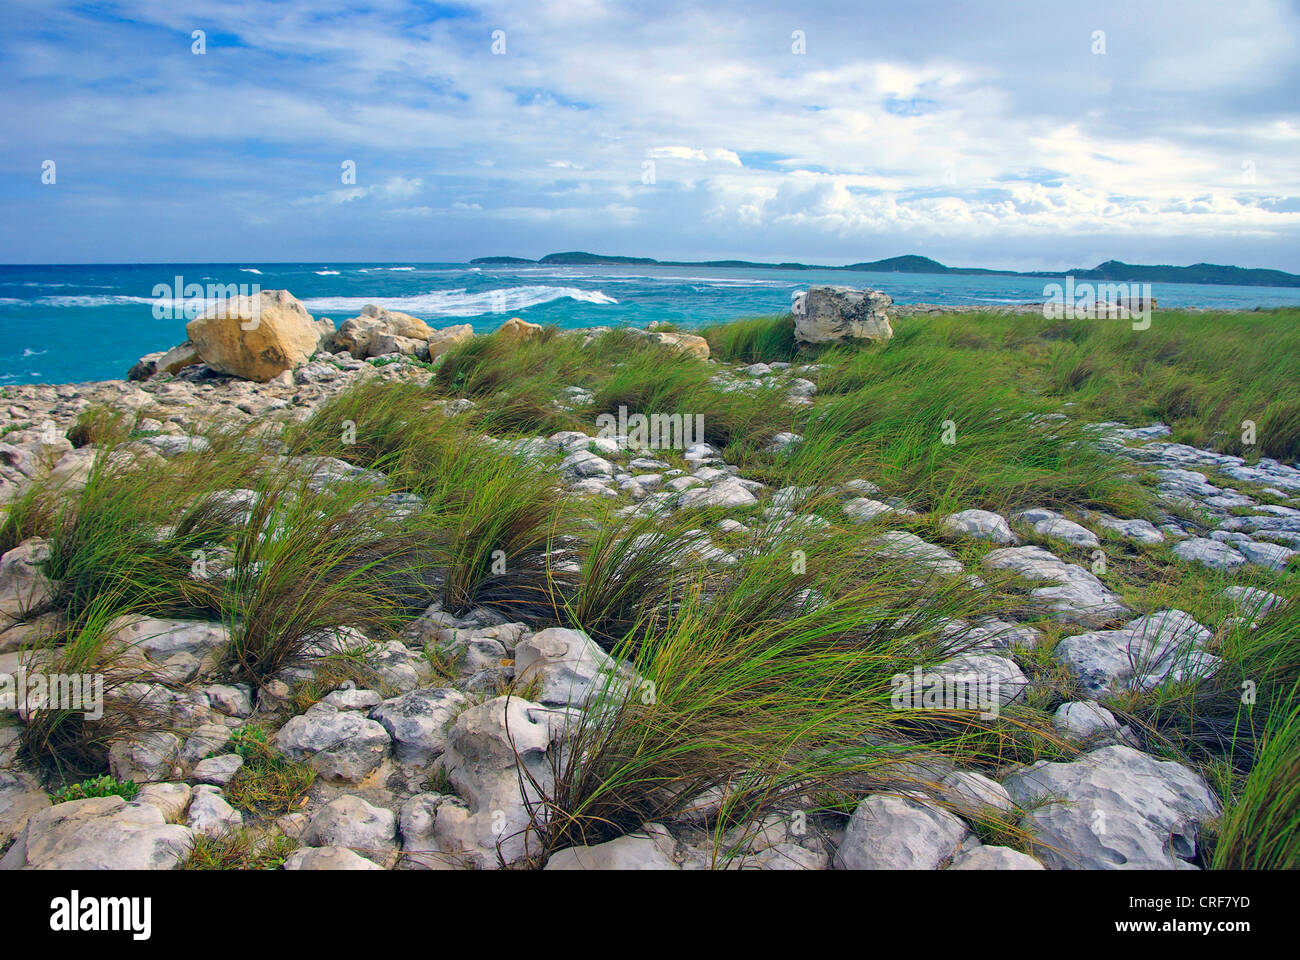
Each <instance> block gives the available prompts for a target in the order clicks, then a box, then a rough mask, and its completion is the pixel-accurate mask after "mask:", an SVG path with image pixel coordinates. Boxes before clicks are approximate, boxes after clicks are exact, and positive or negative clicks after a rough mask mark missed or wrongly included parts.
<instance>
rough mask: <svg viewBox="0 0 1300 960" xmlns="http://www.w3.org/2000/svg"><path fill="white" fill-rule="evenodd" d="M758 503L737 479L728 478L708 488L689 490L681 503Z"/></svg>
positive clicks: (703, 505)
mask: <svg viewBox="0 0 1300 960" xmlns="http://www.w3.org/2000/svg"><path fill="white" fill-rule="evenodd" d="M753 503H758V498H757V497H756V496H754V494H753V493H751V492H750V491H749V490H748V489H746V488H745V486H744V485H743V484H741V483H740V482H739V481H737V480H736V479H734V478H732V479H727V480H723V481H721V482H719V483H715V484H714V485H713V486H711V487H708V488H706V489H695V490H687V491H686V492H685V493H683V494H682V496H681V500H680V501H679V505H680V506H681V507H683V508H686V507H747V506H749V505H750V504H753Z"/></svg>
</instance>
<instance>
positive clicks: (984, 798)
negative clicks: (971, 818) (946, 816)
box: [939, 770, 1015, 816]
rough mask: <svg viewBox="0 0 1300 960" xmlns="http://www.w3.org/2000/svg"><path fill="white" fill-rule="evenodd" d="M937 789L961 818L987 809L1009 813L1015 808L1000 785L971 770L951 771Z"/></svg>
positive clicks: (1008, 795) (1009, 796)
mask: <svg viewBox="0 0 1300 960" xmlns="http://www.w3.org/2000/svg"><path fill="white" fill-rule="evenodd" d="M939 789H940V792H941V796H942V797H943V799H944V800H946V801H947V802H948V803H950V804H952V807H953V811H954V812H955V813H957V814H960V815H962V816H967V815H975V814H979V813H980V812H981V811H983V810H987V809H992V810H997V811H999V812H1001V813H1009V812H1010V811H1011V810H1012V809H1013V808H1014V806H1015V804H1013V803H1012V802H1011V795H1010V794H1008V793H1007V790H1006V788H1005V787H1004V786H1002V784H1000V783H998V782H997V781H996V780H990V779H989V778H988V777H986V776H984V775H983V774H980V773H975V772H974V771H972V770H953V771H952V772H951V773H949V774H947V775H946V776H945V777H944V778H943V779H942V780H940V781H939Z"/></svg>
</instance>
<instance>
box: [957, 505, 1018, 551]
mask: <svg viewBox="0 0 1300 960" xmlns="http://www.w3.org/2000/svg"><path fill="white" fill-rule="evenodd" d="M942 529H943V532H944V533H945V534H947V535H948V536H950V537H974V538H976V539H979V540H991V541H992V542H994V543H998V544H1004V545H1008V546H1014V545H1016V544H1018V543H1020V538H1019V537H1017V536H1016V535H1015V534H1014V533H1013V532H1012V530H1011V525H1010V524H1008V523H1007V521H1006V518H1005V517H1003V516H1002V515H1001V514H999V513H993V512H992V511H990V510H960V511H958V512H957V513H953V514H949V515H948V516H946V517H944V518H943V523H942Z"/></svg>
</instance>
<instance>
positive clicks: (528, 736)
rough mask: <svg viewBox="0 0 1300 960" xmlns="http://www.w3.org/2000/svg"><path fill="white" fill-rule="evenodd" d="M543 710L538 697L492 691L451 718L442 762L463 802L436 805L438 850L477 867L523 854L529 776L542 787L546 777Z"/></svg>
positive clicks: (548, 737) (548, 734)
mask: <svg viewBox="0 0 1300 960" xmlns="http://www.w3.org/2000/svg"><path fill="white" fill-rule="evenodd" d="M548 715H549V711H547V710H546V709H545V708H543V707H542V706H541V705H540V704H536V703H529V702H528V701H527V700H521V699H519V698H518V697H497V698H496V699H493V700H489V701H487V702H486V703H482V704H479V705H478V706H476V707H470V708H469V709H468V710H466V711H464V712H463V713H461V714H460V716H458V717H457V718H456V721H455V723H453V724H452V727H451V731H450V733H449V736H448V738H447V751H446V753H445V754H444V756H443V766H444V769H445V770H446V772H447V776H448V778H449V779H450V780H451V783H452V785H453V786H454V787H455V788H456V791H457V792H458V793H459V794H460V795H461V796H462V797H464V798H465V801H466V803H464V804H458V803H452V802H448V803H444V804H443V805H442V806H441V807H439V808H438V818H437V823H436V824H435V826H434V834H435V836H436V838H437V840H438V846H439V848H440V849H441V850H442V851H444V852H445V853H448V854H452V855H455V856H459V857H462V858H464V859H467V860H469V861H471V862H473V863H474V864H475V865H477V866H478V867H480V868H484V867H486V868H491V867H496V866H498V865H499V864H500V862H501V861H504V862H505V863H507V864H508V863H513V862H515V861H516V860H519V859H520V858H521V857H522V856H523V855H524V852H525V836H524V832H525V830H527V829H528V827H529V826H530V823H531V817H530V815H529V813H528V810H527V807H526V805H525V802H524V801H525V797H528V798H529V799H530V800H531V801H535V800H536V799H537V797H536V791H535V789H534V788H533V787H532V785H531V782H530V776H531V778H532V779H534V780H536V781H537V783H539V784H541V785H542V786H543V788H545V787H546V785H548V784H549V783H550V782H551V777H552V774H551V767H550V760H549V758H548V755H547V751H548V749H549V747H550V745H551V741H552V731H551V726H550V723H549V722H548V719H549V717H548ZM520 763H522V764H523V766H524V770H520V769H519V766H518V764H520Z"/></svg>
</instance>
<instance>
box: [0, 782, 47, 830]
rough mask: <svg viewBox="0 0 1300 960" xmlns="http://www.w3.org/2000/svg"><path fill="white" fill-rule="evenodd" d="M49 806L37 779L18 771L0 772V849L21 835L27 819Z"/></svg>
mask: <svg viewBox="0 0 1300 960" xmlns="http://www.w3.org/2000/svg"><path fill="white" fill-rule="evenodd" d="M49 805H50V798H49V795H48V794H46V792H45V791H44V790H42V789H41V785H40V783H39V782H38V781H37V779H36V778H35V777H33V776H31V775H30V774H28V773H23V772H22V771H18V770H0V847H4V845H5V844H7V843H8V842H9V841H10V840H12V839H13V838H14V837H16V836H18V835H19V834H20V833H22V830H23V827H25V826H27V820H28V818H29V817H30V816H31V815H32V814H34V813H37V812H38V811H41V810H44V809H45V808H46V807H48V806H49Z"/></svg>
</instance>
